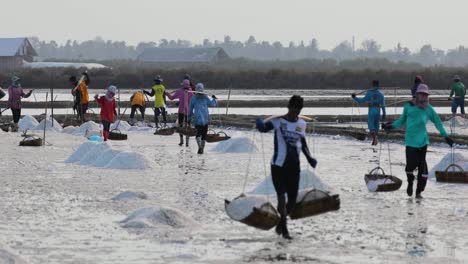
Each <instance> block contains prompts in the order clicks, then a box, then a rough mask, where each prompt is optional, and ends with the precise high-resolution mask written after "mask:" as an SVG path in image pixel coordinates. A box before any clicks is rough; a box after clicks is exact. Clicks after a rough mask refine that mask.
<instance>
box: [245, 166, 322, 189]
mask: <svg viewBox="0 0 468 264" xmlns="http://www.w3.org/2000/svg"><path fill="white" fill-rule="evenodd" d="M308 188H314V189H318V190H322V191H329V190H330V188H329V187H328V186H327V185H325V184H324V183H322V181H321V180H320V178H319V177H318V176H317V175H316V174H315V173H314V172H312V171H311V170H308V169H302V170H301V174H300V180H299V190H304V189H308ZM250 193H252V194H276V191H275V187H274V186H273V181H272V179H271V175H270V176H268V178H266V179H264V180H263V181H262V182H261V183H259V184H258V185H257V187H255V189H254V190H252V191H251V192H250Z"/></svg>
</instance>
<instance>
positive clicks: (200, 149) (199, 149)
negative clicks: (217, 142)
mask: <svg viewBox="0 0 468 264" xmlns="http://www.w3.org/2000/svg"><path fill="white" fill-rule="evenodd" d="M195 140H196V141H197V145H198V152H197V153H198V154H203V150H202V146H201V138H200V137H196V138H195Z"/></svg>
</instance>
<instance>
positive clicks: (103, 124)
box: [101, 120, 111, 132]
mask: <svg viewBox="0 0 468 264" xmlns="http://www.w3.org/2000/svg"><path fill="white" fill-rule="evenodd" d="M101 122H102V126H103V127H104V128H103V130H104V131H107V132H109V131H110V126H111V123H110V122H107V121H105V120H102V121H101Z"/></svg>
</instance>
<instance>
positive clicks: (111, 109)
mask: <svg viewBox="0 0 468 264" xmlns="http://www.w3.org/2000/svg"><path fill="white" fill-rule="evenodd" d="M116 93H117V87H115V86H114V85H111V86H109V87H108V88H107V91H106V95H103V96H101V97H99V95H97V94H96V95H95V96H94V99H95V100H96V102H98V104H100V105H101V113H100V116H101V123H102V126H103V131H102V135H103V137H104V141H107V139H108V138H109V131H110V125H111V124H112V122H114V117H115V116H116V115H117V110H116V108H115V105H116V103H115V98H114V96H115V94H116Z"/></svg>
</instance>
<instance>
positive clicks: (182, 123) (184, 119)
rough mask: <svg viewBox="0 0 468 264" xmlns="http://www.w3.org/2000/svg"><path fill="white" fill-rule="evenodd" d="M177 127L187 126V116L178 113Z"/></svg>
mask: <svg viewBox="0 0 468 264" xmlns="http://www.w3.org/2000/svg"><path fill="white" fill-rule="evenodd" d="M178 121H179V127H184V126H187V115H185V114H183V113H179V115H178Z"/></svg>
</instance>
